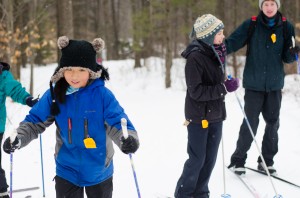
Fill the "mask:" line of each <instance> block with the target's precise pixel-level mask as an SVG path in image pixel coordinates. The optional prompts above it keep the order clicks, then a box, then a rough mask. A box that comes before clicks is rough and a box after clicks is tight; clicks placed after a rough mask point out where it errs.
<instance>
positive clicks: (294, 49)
mask: <svg viewBox="0 0 300 198" xmlns="http://www.w3.org/2000/svg"><path fill="white" fill-rule="evenodd" d="M290 53H291V54H292V55H295V54H299V53H300V47H299V46H297V45H296V46H295V47H291V48H290Z"/></svg>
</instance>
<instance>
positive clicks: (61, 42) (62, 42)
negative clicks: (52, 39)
mask: <svg viewBox="0 0 300 198" xmlns="http://www.w3.org/2000/svg"><path fill="white" fill-rule="evenodd" d="M68 45H69V38H68V37H67V36H61V37H59V38H58V40H57V46H58V48H59V49H63V48H65V47H67V46H68Z"/></svg>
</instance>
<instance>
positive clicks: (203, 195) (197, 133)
mask: <svg viewBox="0 0 300 198" xmlns="http://www.w3.org/2000/svg"><path fill="white" fill-rule="evenodd" d="M222 127H223V122H217V123H210V124H209V127H208V128H206V129H203V128H202V125H201V124H195V123H190V124H189V125H188V126H187V129H188V146H187V152H188V155H189V158H188V159H187V160H186V162H185V164H184V168H183V172H182V175H181V176H180V178H179V180H178V182H177V186H176V189H175V194H174V195H175V197H176V198H190V197H193V198H208V197H209V189H208V182H209V179H210V176H211V173H212V170H213V168H214V166H215V163H216V159H217V153H218V148H219V144H220V140H221V137H222Z"/></svg>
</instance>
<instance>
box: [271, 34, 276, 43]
mask: <svg viewBox="0 0 300 198" xmlns="http://www.w3.org/2000/svg"><path fill="white" fill-rule="evenodd" d="M271 39H272V42H273V43H275V42H276V34H274V33H273V34H272V35H271Z"/></svg>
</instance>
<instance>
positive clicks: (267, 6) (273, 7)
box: [261, 0, 278, 18]
mask: <svg viewBox="0 0 300 198" xmlns="http://www.w3.org/2000/svg"><path fill="white" fill-rule="evenodd" d="M261 9H262V11H263V13H264V14H265V15H266V16H267V17H269V18H272V17H273V16H275V14H276V13H277V11H278V6H277V3H276V2H275V1H271V0H269V1H264V2H263V4H262V6H261Z"/></svg>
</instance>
